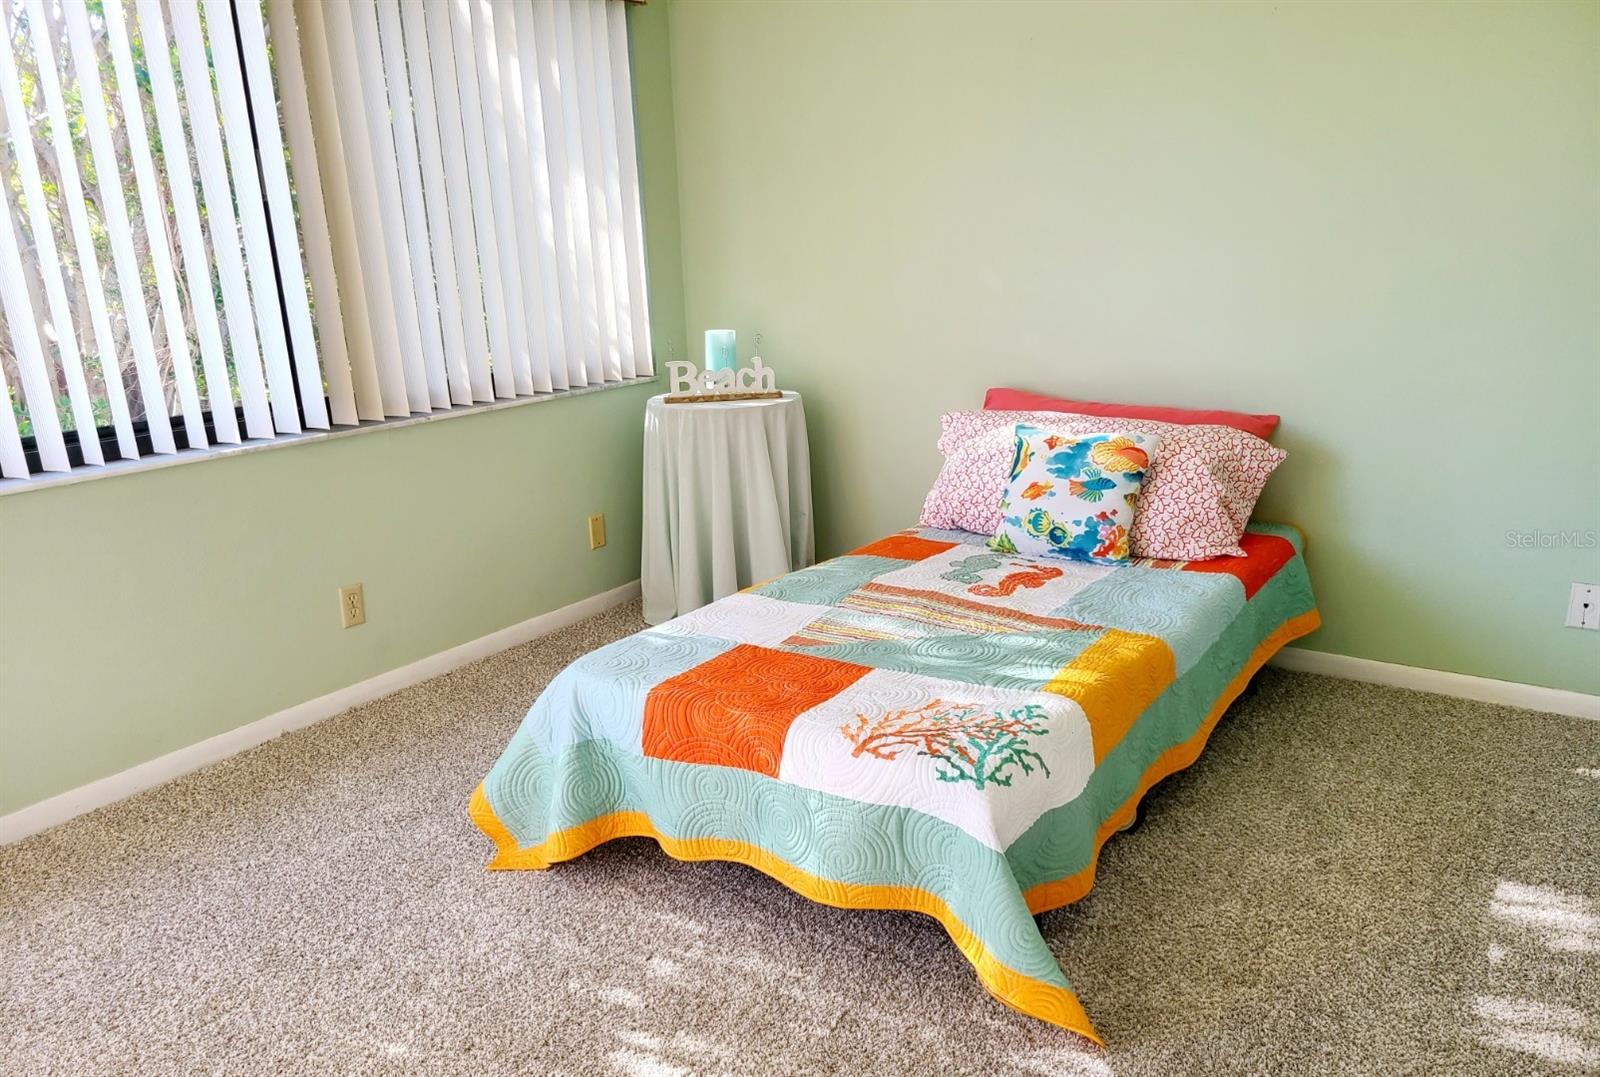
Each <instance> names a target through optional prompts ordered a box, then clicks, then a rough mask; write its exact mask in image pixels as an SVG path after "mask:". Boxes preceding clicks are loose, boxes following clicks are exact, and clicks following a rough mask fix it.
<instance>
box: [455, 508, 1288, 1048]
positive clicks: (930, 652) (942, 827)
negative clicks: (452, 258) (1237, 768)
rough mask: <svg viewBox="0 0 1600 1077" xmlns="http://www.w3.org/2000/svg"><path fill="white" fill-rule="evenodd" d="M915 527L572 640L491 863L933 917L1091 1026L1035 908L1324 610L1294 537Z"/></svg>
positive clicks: (479, 803)
mask: <svg viewBox="0 0 1600 1077" xmlns="http://www.w3.org/2000/svg"><path fill="white" fill-rule="evenodd" d="M985 538H986V537H985V536H981V535H975V534H970V533H967V532H962V531H938V530H931V529H927V528H918V529H911V530H907V531H904V532H900V533H898V534H895V535H891V536H889V537H887V538H884V539H882V540H880V541H878V542H874V543H872V544H870V545H868V546H863V547H862V548H860V549H858V550H855V551H853V552H852V553H849V554H846V555H845V556H842V557H838V558H835V559H833V560H831V561H827V562H824V563H822V564H819V565H815V566H813V567H811V568H807V569H803V570H801V571H798V572H794V573H791V574H789V575H787V576H783V577H781V578H779V579H776V580H772V581H770V582H768V583H765V584H763V585H760V586H757V587H753V588H751V589H749V590H747V591H745V592H741V593H739V594H736V595H731V596H729V597H727V598H724V599H722V600H721V601H718V602H716V603H713V604H712V605H710V606H707V607H704V608H703V609H700V610H697V611H695V612H693V613H689V614H686V615H684V616H681V617H678V618H677V619H675V620H673V621H669V622H667V623H666V624H663V625H660V626H658V627H656V628H652V629H648V630H646V631H643V632H640V633H637V634H635V635H633V636H630V637H628V638H626V639H623V640H619V641H617V642H616V643H613V644H610V645H609V646H606V647H602V648H600V649H599V650H597V651H594V652H592V653H591V654H588V655H586V656H584V657H583V658H580V659H579V660H578V661H576V662H574V663H573V664H572V665H571V666H570V667H568V668H567V669H566V670H565V671H564V672H562V673H561V674H560V675H559V676H557V677H556V678H555V679H554V680H553V681H552V682H551V683H550V685H549V687H547V688H546V689H545V691H544V693H543V694H542V695H541V696H540V697H539V699H538V701H537V702H536V703H535V704H534V705H533V708H532V710H530V711H529V713H528V716H527V718H526V719H525V720H524V721H523V723H522V726H521V728H520V729H519V730H518V731H517V733H516V735H515V736H514V737H513V738H512V740H511V742H510V744H509V745H508V746H507V747H506V749H505V752H504V753H503V754H502V755H501V757H500V759H499V761H498V762H496V763H495V765H494V767H493V769H491V770H490V772H489V774H488V776H487V777H485V779H484V780H483V783H482V784H481V785H480V786H479V787H478V789H477V790H476V792H474V794H473V796H472V802H471V814H472V818H473V819H474V820H475V821H476V823H477V824H478V826H479V827H480V828H481V829H482V830H483V832H484V833H485V834H486V835H488V837H489V838H490V839H491V840H492V841H493V842H494V844H495V847H496V852H495V855H494V858H493V860H492V861H491V862H490V865H489V866H490V867H491V868H494V869H518V868H533V869H542V868H548V867H549V866H551V865H552V864H556V863H559V862H561V861H564V860H571V859H573V858H574V857H577V856H581V855H582V854H583V853H585V852H586V851H588V850H589V849H592V848H594V847H595V846H596V845H599V844H601V843H602V842H605V841H608V840H610V839H612V838H618V837H624V836H648V837H652V838H654V839H656V841H658V842H659V843H660V845H661V847H662V848H663V849H664V850H665V851H666V852H667V853H668V854H669V855H671V856H674V857H677V858H679V859H684V860H728V861H734V862H737V863H742V864H747V865H749V866H751V867H754V868H757V869H759V870H760V871H763V872H765V873H766V874H768V875H770V876H772V877H773V878H775V879H777V880H778V881H779V882H781V883H783V884H784V885H785V886H788V887H789V888H791V889H793V890H795V891H797V892H798V893H800V894H803V895H805V896H806V897H808V898H811V899H812V900H815V901H820V902H824V903H826V904H829V905H835V906H841V907H846V908H872V909H906V910H914V911H916V912H922V913H926V914H928V915H929V916H932V917H934V918H935V919H937V920H938V921H939V922H940V923H941V924H943V925H944V927H945V929H946V930H947V931H948V932H949V934H950V937H951V939H952V940H953V941H954V942H955V944H956V946H957V947H958V948H959V949H960V950H961V952H962V953H963V954H964V955H965V956H966V958H967V960H968V961H970V962H971V963H972V965H973V967H974V968H975V970H976V971H977V974H978V978H979V980H980V981H981V982H982V983H983V985H984V986H985V987H986V988H987V989H988V990H989V991H990V993H992V994H993V995H994V996H995V997H996V998H998V999H999V1000H1000V1001H1002V1002H1004V1003H1005V1004H1007V1005H1009V1006H1012V1007H1014V1008H1015V1009H1017V1010H1019V1011H1021V1012H1022V1013H1025V1014H1028V1015H1030V1016H1033V1017H1037V1018H1039V1019H1041V1020H1044V1021H1048V1022H1051V1023H1052V1024H1056V1025H1059V1026H1061V1027H1063V1028H1066V1029H1070V1030H1071V1031H1073V1032H1075V1033H1078V1034H1080V1035H1083V1036H1086V1037H1088V1038H1090V1039H1092V1040H1095V1041H1096V1042H1099V1036H1098V1035H1097V1034H1096V1032H1095V1030H1094V1028H1093V1026H1092V1025H1091V1024H1090V1021H1089V1018H1088V1016H1087V1014H1086V1013H1085V1012H1084V1008H1083V1006H1082V1005H1081V1004H1080V1003H1079V1001H1078V998H1077V995H1076V994H1075V993H1074V991H1073V988H1072V985H1071V983H1070V982H1069V980H1068V978H1067V976H1066V975H1065V974H1064V973H1063V972H1062V970H1061V967H1060V966H1059V964H1058V963H1057V962H1056V960H1055V958H1054V956H1053V955H1052V954H1051V952H1050V949H1049V947H1048V946H1047V945H1046V943H1045V941H1044V939H1043V937H1042V936H1041V935H1040V933H1039V930H1038V927H1037V925H1036V924H1035V922H1034V920H1033V914H1036V913H1041V912H1044V911H1047V910H1049V909H1054V908H1058V907H1060V906H1062V905H1066V904H1069V903H1071V902H1073V901H1076V900H1077V899H1079V898H1081V897H1083V896H1084V894H1086V893H1087V892H1088V891H1089V888H1090V886H1091V885H1092V884H1093V881H1094V871H1095V861H1096V858H1097V856H1098V854H1099V850H1100V846H1101V845H1102V844H1103V843H1104V842H1105V841H1106V839H1107V838H1108V837H1110V835H1112V834H1113V833H1115V832H1116V831H1117V830H1119V829H1121V828H1122V827H1125V826H1127V825H1128V824H1129V823H1130V822H1131V821H1132V820H1133V817H1134V814H1135V812H1136V811H1137V806H1138V801H1139V798H1140V797H1141V796H1142V795H1143V794H1144V792H1145V791H1146V790H1147V789H1149V788H1150V787H1151V786H1152V785H1154V784H1155V783H1156V782H1157V781H1159V780H1161V779H1162V778H1163V777H1165V776H1167V775H1168V774H1171V773H1173V772H1174V771H1177V770H1180V769H1182V768H1183V767H1186V766H1188V765H1189V764H1190V763H1191V762H1193V761H1194V760H1195V758H1196V757H1198V756H1199V754H1200V751H1201V750H1202V748H1203V747H1204V746H1205V742H1206V739H1207V737H1208V736H1209V735H1210V732H1211V730H1212V728H1213V727H1214V726H1215V725H1216V723H1217V721H1218V719H1219V718H1220V717H1221V715H1222V713H1223V711H1224V710H1225V709H1226V708H1227V706H1228V704H1229V703H1230V702H1231V701H1232V700H1233V699H1234V697H1235V696H1236V695H1238V693H1239V692H1240V691H1241V690H1242V689H1243V688H1244V686H1245V685H1246V683H1247V682H1248V681H1249V679H1250V677H1251V675H1252V674H1253V673H1255V671H1256V670H1257V669H1258V668H1259V667H1260V666H1261V665H1262V664H1263V663H1264V662H1265V661H1266V660H1267V659H1268V658H1270V657H1271V656H1272V654H1273V653H1274V652H1275V651H1277V650H1278V649H1279V648H1280V647H1282V646H1283V645H1284V644H1286V643H1288V642H1289V641H1291V640H1293V639H1295V638H1296V637H1299V636H1302V635H1304V634H1306V633H1307V632H1310V631H1311V630H1312V629H1314V628H1316V626H1317V623H1318V617H1317V612H1316V605H1315V602H1314V600H1313V597H1312V593H1311V587H1310V583H1309V580H1308V578H1307V575H1306V569H1305V563H1304V561H1303V559H1302V557H1301V550H1302V545H1303V539H1302V537H1301V536H1300V534H1299V533H1298V532H1297V531H1295V530H1294V529H1292V528H1289V527H1283V526H1274V525H1268V524H1253V525H1251V527H1250V529H1249V531H1248V532H1247V533H1246V534H1245V535H1244V537H1243V540H1242V542H1241V545H1242V547H1243V548H1244V551H1245V554H1246V556H1244V557H1226V558H1217V559H1213V560H1208V561H1199V562H1181V561H1155V560H1135V561H1133V562H1131V563H1129V564H1125V565H1118V566H1115V567H1111V566H1105V565H1095V564H1086V563H1081V562H1071V561H1065V560H1062V559H1057V558H1050V559H1032V558H1028V557H1021V556H1017V555H1014V554H1010V555H1008V554H1001V553H996V552H994V551H992V550H990V549H989V548H987V547H986V546H985V545H984V542H985Z"/></svg>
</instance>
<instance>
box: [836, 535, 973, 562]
mask: <svg viewBox="0 0 1600 1077" xmlns="http://www.w3.org/2000/svg"><path fill="white" fill-rule="evenodd" d="M954 546H955V543H953V542H940V541H938V540H937V539H925V538H918V537H917V536H916V535H890V536H889V537H888V538H883V539H879V540H878V541H877V542H869V543H867V545H865V546H863V547H861V548H860V549H858V550H851V551H850V553H851V554H852V555H857V556H862V557H893V558H896V559H898V560H901V561H921V560H924V559H925V558H929V557H932V556H933V555H934V554H936V553H944V552H945V551H946V550H948V549H951V548H953V547H954Z"/></svg>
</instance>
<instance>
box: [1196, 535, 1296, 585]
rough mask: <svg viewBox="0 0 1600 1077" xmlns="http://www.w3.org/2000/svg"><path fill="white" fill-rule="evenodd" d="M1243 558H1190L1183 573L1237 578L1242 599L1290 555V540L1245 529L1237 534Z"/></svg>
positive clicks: (1268, 578) (1271, 574)
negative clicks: (1241, 589) (1191, 559)
mask: <svg viewBox="0 0 1600 1077" xmlns="http://www.w3.org/2000/svg"><path fill="white" fill-rule="evenodd" d="M1239 548H1240V549H1241V550H1243V551H1244V556H1243V557H1213V558H1212V559H1211V560H1209V561H1190V562H1189V563H1188V564H1186V565H1184V566H1183V570H1184V571H1185V572H1223V573H1226V574H1228V575H1230V576H1237V577H1239V582H1240V583H1242V584H1244V597H1245V601H1247V602H1248V601H1249V600H1250V599H1252V598H1254V597H1255V596H1256V592H1257V591H1259V590H1261V588H1262V585H1264V584H1265V583H1266V582H1267V581H1268V580H1270V579H1272V577H1274V576H1276V575H1277V574H1278V570H1279V569H1280V568H1282V567H1283V566H1284V565H1286V564H1288V563H1289V561H1290V560H1291V559H1292V558H1293V557H1294V543H1292V542H1290V541H1289V540H1288V539H1286V538H1279V537H1278V536H1277V535H1263V534H1260V533H1259V532H1256V531H1247V532H1246V533H1245V534H1243V535H1241V536H1240V537H1239Z"/></svg>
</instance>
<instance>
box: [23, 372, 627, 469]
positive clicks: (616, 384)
mask: <svg viewBox="0 0 1600 1077" xmlns="http://www.w3.org/2000/svg"><path fill="white" fill-rule="evenodd" d="M658 380H659V377H658V376H657V375H654V374H652V375H650V376H648V377H643V378H629V379H627V380H626V381H608V382H606V383H605V384H603V385H586V386H584V387H583V388H581V389H562V390H558V391H557V392H553V393H539V394H536V395H534V396H519V397H517V398H516V399H514V400H494V401H489V402H487V403H482V404H469V405H466V406H463V407H457V408H451V409H450V410H448V411H435V412H429V413H428V414H426V415H424V414H420V413H418V414H412V415H407V416H404V417H402V418H393V419H383V420H379V421H373V422H363V423H361V424H359V425H357V426H337V427H334V428H333V429H331V430H310V431H306V432H305V433H301V434H279V435H278V436H276V437H274V438H271V439H267V438H262V439H258V440H254V441H245V442H242V443H240V444H238V445H211V446H209V447H207V448H204V449H185V450H184V451H182V452H177V453H163V454H159V455H154V456H141V457H140V458H139V459H137V460H116V461H110V462H107V463H105V464H102V465H99V466H90V467H75V468H73V469H72V470H71V471H45V472H41V473H39V474H37V475H32V476H30V477H28V478H26V479H0V497H5V496H6V495H7V494H22V493H27V492H29V491H30V490H48V489H51V488H53V487H58V486H72V485H75V484H77V483H80V482H93V481H95V480H96V479H109V478H112V477H114V476H117V475H132V474H137V473H138V472H142V471H154V470H156V469H158V468H167V467H179V466H181V465H183V464H197V463H200V462H201V461H203V460H215V459H219V458H222V457H228V456H241V455H243V454H245V453H254V452H270V451H271V450H273V449H283V448H288V447H289V446H291V445H305V444H309V443H313V442H319V441H331V440H333V439H334V438H346V437H353V436H355V435H357V434H364V433H366V432H367V431H369V430H396V429H399V428H400V427H404V426H419V425H421V424H423V423H440V422H445V421H446V420H449V419H459V418H463V417H465V416H468V415H482V414H483V413H484V412H489V411H503V410H505V409H507V408H521V407H526V406H528V405H531V404H548V403H551V402H553V401H556V400H567V399H569V398H571V397H575V396H588V395H590V394H591V393H604V392H608V391H610V390H612V389H630V388H634V387H637V386H640V385H649V384H651V383H652V382H655V381H658Z"/></svg>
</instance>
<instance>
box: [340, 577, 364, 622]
mask: <svg viewBox="0 0 1600 1077" xmlns="http://www.w3.org/2000/svg"><path fill="white" fill-rule="evenodd" d="M339 623H340V624H342V625H343V626H344V627H346V628H354V627H355V626H356V625H364V624H366V623H367V599H366V596H365V595H363V594H362V593H361V585H360V584H359V583H352V584H351V585H350V586H349V587H341V588H339Z"/></svg>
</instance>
